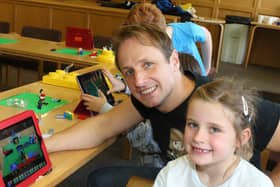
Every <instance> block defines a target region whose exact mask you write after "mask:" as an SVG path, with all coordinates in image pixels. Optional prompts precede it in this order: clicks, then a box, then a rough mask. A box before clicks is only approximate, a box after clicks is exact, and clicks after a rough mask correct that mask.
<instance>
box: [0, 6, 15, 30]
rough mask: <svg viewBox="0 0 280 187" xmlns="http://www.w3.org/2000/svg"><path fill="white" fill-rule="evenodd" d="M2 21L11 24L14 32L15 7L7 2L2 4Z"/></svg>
mask: <svg viewBox="0 0 280 187" xmlns="http://www.w3.org/2000/svg"><path fill="white" fill-rule="evenodd" d="M0 21H7V22H9V23H10V31H13V30H14V5H13V4H12V3H9V2H7V1H1V2H0Z"/></svg>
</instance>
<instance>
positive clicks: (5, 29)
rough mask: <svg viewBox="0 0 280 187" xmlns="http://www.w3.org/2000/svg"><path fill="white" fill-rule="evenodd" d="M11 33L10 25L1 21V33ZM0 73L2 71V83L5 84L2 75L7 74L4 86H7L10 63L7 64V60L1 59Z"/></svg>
mask: <svg viewBox="0 0 280 187" xmlns="http://www.w3.org/2000/svg"><path fill="white" fill-rule="evenodd" d="M9 32H10V23H9V22H5V21H0V33H9ZM0 71H1V73H0V74H1V83H2V82H3V80H2V78H3V75H2V73H4V74H5V82H4V85H5V86H6V84H7V77H8V63H6V62H5V58H2V57H1V65H0Z"/></svg>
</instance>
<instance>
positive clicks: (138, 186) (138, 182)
mask: <svg viewBox="0 0 280 187" xmlns="http://www.w3.org/2000/svg"><path fill="white" fill-rule="evenodd" d="M153 184H154V181H152V180H149V179H145V178H143V177H138V176H132V177H131V178H130V179H129V181H128V183H127V185H126V187H152V186H153Z"/></svg>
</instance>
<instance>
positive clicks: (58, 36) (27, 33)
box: [21, 26, 62, 42]
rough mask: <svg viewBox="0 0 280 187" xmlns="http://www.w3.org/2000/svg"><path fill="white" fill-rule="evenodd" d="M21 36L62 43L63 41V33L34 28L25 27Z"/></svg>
mask: <svg viewBox="0 0 280 187" xmlns="http://www.w3.org/2000/svg"><path fill="white" fill-rule="evenodd" d="M21 35H22V36H24V37H30V38H37V39H42V40H49V41H54V42H60V41H61V40H62V33H61V31H58V30H54V29H48V28H40V27H33V26H24V27H23V28H22V31H21Z"/></svg>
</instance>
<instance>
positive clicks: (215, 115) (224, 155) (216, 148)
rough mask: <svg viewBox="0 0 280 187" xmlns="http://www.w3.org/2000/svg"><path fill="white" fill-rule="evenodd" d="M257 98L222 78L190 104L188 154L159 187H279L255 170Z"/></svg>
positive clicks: (171, 164) (170, 166) (186, 136)
mask: <svg viewBox="0 0 280 187" xmlns="http://www.w3.org/2000/svg"><path fill="white" fill-rule="evenodd" d="M255 100H256V94H255V93H254V92H253V90H249V89H248V88H245V87H244V86H243V85H242V84H241V83H240V82H237V81H234V80H233V79H225V78H224V79H217V80H215V81H213V82H210V83H208V84H205V85H203V86H201V87H200V88H198V89H197V90H196V91H195V92H194V94H193V96H192V97H191V99H190V102H189V106H188V112H187V116H186V127H185V134H184V143H185V149H186V152H187V155H184V156H182V157H180V158H178V159H176V160H174V161H171V162H169V163H168V165H167V166H166V167H164V168H163V169H162V170H161V171H160V173H159V174H158V176H157V178H156V180H155V183H154V187H164V186H176V187H180V186H191V187H206V186H207V187H212V186H219V187H236V186H254V187H255V186H259V187H260V186H263V187H270V186H273V184H272V182H271V180H270V179H269V178H268V177H267V176H266V175H265V174H263V173H262V172H261V171H259V170H258V169H257V168H255V167H254V166H253V165H251V164H250V163H249V162H248V161H246V160H247V159H249V158H250V157H251V155H252V147H253V138H252V131H251V129H252V124H253V120H254V117H255V108H254V103H255Z"/></svg>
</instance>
